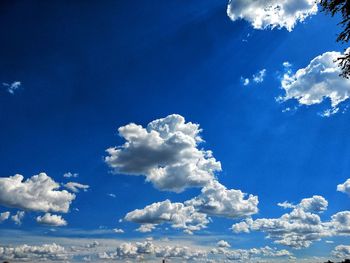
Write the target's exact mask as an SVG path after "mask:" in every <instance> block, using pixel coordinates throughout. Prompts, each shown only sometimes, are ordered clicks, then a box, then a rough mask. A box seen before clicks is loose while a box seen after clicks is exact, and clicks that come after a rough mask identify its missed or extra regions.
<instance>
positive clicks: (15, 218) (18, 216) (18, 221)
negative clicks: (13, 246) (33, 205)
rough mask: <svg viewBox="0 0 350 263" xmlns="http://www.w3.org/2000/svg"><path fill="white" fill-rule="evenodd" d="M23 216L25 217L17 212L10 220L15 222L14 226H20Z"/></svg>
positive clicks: (23, 213) (22, 213)
mask: <svg viewBox="0 0 350 263" xmlns="http://www.w3.org/2000/svg"><path fill="white" fill-rule="evenodd" d="M24 216H25V212H24V211H18V212H17V213H16V214H15V215H13V216H11V220H12V221H13V222H15V224H16V225H21V224H22V220H23V218H24Z"/></svg>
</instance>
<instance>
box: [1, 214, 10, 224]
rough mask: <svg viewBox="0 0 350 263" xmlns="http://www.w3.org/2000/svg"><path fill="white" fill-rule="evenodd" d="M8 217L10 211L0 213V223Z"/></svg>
mask: <svg viewBox="0 0 350 263" xmlns="http://www.w3.org/2000/svg"><path fill="white" fill-rule="evenodd" d="M9 217H10V212H3V213H0V223H2V222H4V221H5V220H7V219H9Z"/></svg>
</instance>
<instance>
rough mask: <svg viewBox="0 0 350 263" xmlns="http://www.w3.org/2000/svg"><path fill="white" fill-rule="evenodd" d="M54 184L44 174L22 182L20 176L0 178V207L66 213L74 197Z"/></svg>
mask: <svg viewBox="0 0 350 263" xmlns="http://www.w3.org/2000/svg"><path fill="white" fill-rule="evenodd" d="M59 187H60V185H59V183H56V182H55V181H54V180H53V179H52V178H51V177H49V176H47V175H46V174H45V173H40V174H38V175H34V176H32V177H31V178H28V179H27V180H25V181H24V177H23V176H22V175H19V174H16V175H14V176H10V177H2V178H0V205H3V206H7V207H14V208H18V209H22V210H30V211H39V212H50V211H51V212H62V213H67V212H68V210H69V206H70V204H71V202H72V201H73V200H74V199H75V195H74V194H71V193H69V192H67V191H66V190H59Z"/></svg>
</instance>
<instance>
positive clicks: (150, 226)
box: [136, 224, 157, 233]
mask: <svg viewBox="0 0 350 263" xmlns="http://www.w3.org/2000/svg"><path fill="white" fill-rule="evenodd" d="M156 226H157V225H156V224H142V225H140V226H139V227H138V228H137V229H136V231H137V232H140V233H149V232H152V231H153V230H154V229H155V228H156Z"/></svg>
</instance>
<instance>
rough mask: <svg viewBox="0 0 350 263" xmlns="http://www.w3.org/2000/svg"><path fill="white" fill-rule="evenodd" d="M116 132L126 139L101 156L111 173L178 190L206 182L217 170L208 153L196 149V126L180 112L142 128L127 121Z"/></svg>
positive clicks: (211, 178)
mask: <svg viewBox="0 0 350 263" xmlns="http://www.w3.org/2000/svg"><path fill="white" fill-rule="evenodd" d="M118 131H119V135H120V136H121V137H122V138H124V139H125V140H126V142H125V143H124V144H123V145H122V146H119V147H112V148H109V149H107V153H108V154H109V156H107V157H106V158H105V161H106V163H107V164H108V165H109V166H110V167H111V168H113V169H114V172H115V173H121V174H129V175H144V176H145V177H146V180H147V181H148V182H151V183H152V184H153V185H154V186H155V187H156V188H157V189H159V190H163V191H165V190H166V191H174V192H182V191H183V190H185V189H186V188H190V187H202V186H204V185H206V184H207V183H208V182H209V181H211V180H213V179H214V178H215V172H219V171H221V164H220V162H218V161H216V160H215V158H214V157H213V156H212V152H211V151H205V150H202V149H199V148H198V144H199V143H201V142H202V141H203V140H202V138H201V137H200V132H201V129H200V128H199V125H198V124H194V123H191V122H186V121H185V119H184V118H183V117H182V116H180V115H177V114H173V115H169V116H167V117H165V118H162V119H157V120H154V121H152V122H150V123H149V124H148V125H147V127H146V128H144V127H142V126H140V125H136V124H134V123H131V124H128V125H126V126H122V127H120V128H119V129H118Z"/></svg>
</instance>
